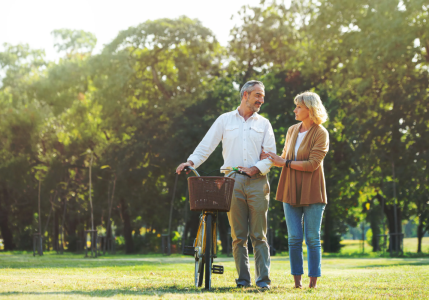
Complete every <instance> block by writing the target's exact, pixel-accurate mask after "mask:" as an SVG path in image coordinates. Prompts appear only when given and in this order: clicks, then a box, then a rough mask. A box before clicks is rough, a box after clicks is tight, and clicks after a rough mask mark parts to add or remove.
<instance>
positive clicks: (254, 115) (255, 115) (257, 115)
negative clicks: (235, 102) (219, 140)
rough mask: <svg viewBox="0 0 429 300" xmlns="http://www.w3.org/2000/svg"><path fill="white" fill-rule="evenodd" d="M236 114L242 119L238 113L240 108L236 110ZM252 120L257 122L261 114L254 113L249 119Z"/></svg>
mask: <svg viewBox="0 0 429 300" xmlns="http://www.w3.org/2000/svg"><path fill="white" fill-rule="evenodd" d="M235 114H236V115H237V116H239V117H242V116H241V115H240V113H239V112H238V107H237V109H236V110H235ZM250 118H254V119H255V120H257V119H258V118H259V114H258V113H256V112H254V113H253V115H251V116H250V117H249V119H250Z"/></svg>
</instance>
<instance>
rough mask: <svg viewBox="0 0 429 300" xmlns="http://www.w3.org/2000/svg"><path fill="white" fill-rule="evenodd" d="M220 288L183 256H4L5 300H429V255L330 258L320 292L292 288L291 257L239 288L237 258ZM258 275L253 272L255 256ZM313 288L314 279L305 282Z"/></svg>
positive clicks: (219, 278)
mask: <svg viewBox="0 0 429 300" xmlns="http://www.w3.org/2000/svg"><path fill="white" fill-rule="evenodd" d="M215 261H216V262H217V263H218V264H222V265H224V267H225V274H223V275H213V284H212V286H213V291H211V292H206V291H204V290H202V289H197V288H194V287H193V284H192V283H193V277H192V274H193V259H192V258H191V257H184V256H179V255H172V256H170V257H163V256H161V255H132V256H126V255H116V256H104V257H100V258H98V259H85V258H83V255H75V254H68V253H67V254H64V255H57V254H54V253H46V254H45V255H44V256H43V257H33V256H32V254H31V253H20V254H17V253H10V252H8V253H0V299H88V298H95V299H103V298H104V299H139V298H156V299H158V298H164V299H171V298H173V299H232V298H238V299H258V298H270V299H288V298H289V299H291V298H302V299H310V298H311V299H313V298H326V299H333V298H341V299H365V298H369V299H373V298H391V297H393V298H401V299H402V298H410V299H424V298H426V299H429V292H428V289H427V287H428V282H429V258H394V259H388V258H335V257H329V256H328V257H326V256H325V257H324V258H323V263H322V267H323V271H322V272H323V277H322V278H321V279H320V280H319V283H318V288H317V289H316V290H313V289H309V288H304V289H302V290H295V289H293V288H292V286H293V280H292V276H291V275H289V274H290V268H289V258H288V257H287V256H275V257H272V260H271V279H272V289H271V290H270V291H266V292H262V291H260V290H258V289H256V288H246V289H237V288H235V284H234V278H235V277H236V272H235V266H234V262H233V260H232V258H230V257H221V258H218V259H216V260H215ZM251 268H252V274H253V272H254V271H253V270H254V266H253V257H251ZM305 272H307V270H306V268H305ZM304 284H307V285H308V278H307V277H304Z"/></svg>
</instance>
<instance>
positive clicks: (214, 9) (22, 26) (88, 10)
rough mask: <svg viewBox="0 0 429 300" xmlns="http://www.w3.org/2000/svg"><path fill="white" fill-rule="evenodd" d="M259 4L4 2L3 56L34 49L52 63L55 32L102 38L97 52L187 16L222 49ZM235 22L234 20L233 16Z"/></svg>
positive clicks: (245, 0)
mask: <svg viewBox="0 0 429 300" xmlns="http://www.w3.org/2000/svg"><path fill="white" fill-rule="evenodd" d="M259 2H260V0H216V1H208V0H180V1H178V0H176V1H174V0H158V1H157V0H152V1H149V0H121V1H119V0H117V1H111V0H103V1H101V0H73V1H64V0H37V1H35V0H0V51H1V50H2V49H3V46H2V45H3V44H4V43H8V44H12V45H15V44H20V43H21V44H29V45H30V47H31V48H34V49H45V51H46V56H47V58H48V59H49V60H55V59H57V58H58V57H59V55H58V54H57V53H56V51H55V49H54V47H53V45H54V38H53V36H52V35H51V32H52V31H53V30H55V29H62V28H67V29H79V30H85V31H89V32H92V33H94V34H95V36H96V37H97V46H96V48H95V52H96V53H97V52H99V51H100V50H101V49H102V48H103V45H104V44H107V43H109V42H110V41H112V40H113V39H114V38H115V37H116V35H117V34H118V33H119V31H121V30H124V29H127V28H128V27H130V26H136V25H138V24H140V23H143V22H145V21H147V20H155V19H159V18H177V17H179V16H182V15H186V16H188V17H190V18H192V19H195V18H196V19H199V20H200V21H201V22H202V24H203V25H204V26H206V27H208V28H210V29H211V30H212V31H213V33H214V34H215V36H216V37H217V39H218V40H219V42H220V43H221V45H223V46H226V45H227V42H228V40H229V32H230V30H231V29H232V28H233V26H234V24H237V23H239V18H238V17H237V12H238V11H239V10H240V8H241V7H242V6H243V5H250V6H256V5H259ZM232 15H235V18H234V19H233V20H231V16H232Z"/></svg>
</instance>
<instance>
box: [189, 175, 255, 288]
mask: <svg viewBox="0 0 429 300" xmlns="http://www.w3.org/2000/svg"><path fill="white" fill-rule="evenodd" d="M189 170H191V171H193V172H194V174H195V175H196V177H189V178H188V188H189V202H190V208H191V210H194V211H195V210H196V211H200V210H201V211H202V212H201V216H200V224H199V226H198V231H197V237H196V238H195V240H194V245H193V246H186V247H185V251H184V254H185V255H191V256H194V258H195V269H194V270H195V271H194V281H195V287H201V286H202V284H203V279H204V283H205V289H207V290H210V289H211V276H212V273H214V274H223V272H224V268H223V266H221V265H214V264H213V260H214V258H217V255H216V250H217V249H216V248H217V247H216V240H217V233H216V227H217V226H216V225H217V216H218V213H219V212H228V211H229V210H230V207H231V199H232V193H233V191H234V182H235V179H234V178H230V177H231V175H232V174H235V173H238V174H241V175H245V176H248V177H250V176H249V175H248V174H246V173H245V172H243V171H240V170H239V169H238V168H232V170H229V169H228V171H230V172H229V173H228V174H227V175H226V176H225V177H221V176H200V174H199V173H198V172H197V171H196V170H195V169H194V168H192V167H187V168H185V169H184V171H186V172H188V171H189ZM204 270H205V272H204ZM204 274H205V276H204Z"/></svg>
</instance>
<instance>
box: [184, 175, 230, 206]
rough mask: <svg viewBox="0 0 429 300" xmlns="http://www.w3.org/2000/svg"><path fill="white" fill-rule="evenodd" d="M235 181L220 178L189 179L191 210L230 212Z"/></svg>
mask: <svg viewBox="0 0 429 300" xmlns="http://www.w3.org/2000/svg"><path fill="white" fill-rule="evenodd" d="M234 182H235V179H233V178H229V177H220V176H200V177H189V178H188V187H189V203H190V207H191V210H194V211H198V210H218V211H229V209H230V208H231V199H232V193H233V191H234Z"/></svg>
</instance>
